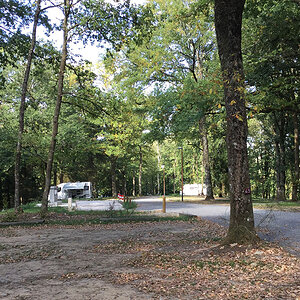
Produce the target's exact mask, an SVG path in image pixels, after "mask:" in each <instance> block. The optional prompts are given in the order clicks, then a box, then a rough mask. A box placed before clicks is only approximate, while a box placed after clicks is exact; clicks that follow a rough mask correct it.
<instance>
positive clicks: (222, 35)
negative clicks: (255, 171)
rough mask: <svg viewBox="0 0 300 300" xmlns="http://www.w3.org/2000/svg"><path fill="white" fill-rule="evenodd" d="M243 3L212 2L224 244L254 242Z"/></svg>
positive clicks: (240, 1) (228, 1) (243, 0)
mask: <svg viewBox="0 0 300 300" xmlns="http://www.w3.org/2000/svg"><path fill="white" fill-rule="evenodd" d="M244 4H245V0H226V1H225V0H215V7H214V10H215V27H216V34H217V43H218V52H219V57H220V61H221V68H222V76H223V86H224V100H225V107H226V116H227V137H226V143H227V155H228V170H229V181H230V224H229V229H228V233H227V238H226V242H228V243H248V242H250V243H251V242H253V241H254V240H256V239H257V236H256V233H255V229H254V217H253V206H252V199H251V194H250V191H251V190H250V177H249V164H248V154H247V134H248V125H247V118H246V107H245V96H244V74H243V62H242V52H241V28H242V14H243V10H244Z"/></svg>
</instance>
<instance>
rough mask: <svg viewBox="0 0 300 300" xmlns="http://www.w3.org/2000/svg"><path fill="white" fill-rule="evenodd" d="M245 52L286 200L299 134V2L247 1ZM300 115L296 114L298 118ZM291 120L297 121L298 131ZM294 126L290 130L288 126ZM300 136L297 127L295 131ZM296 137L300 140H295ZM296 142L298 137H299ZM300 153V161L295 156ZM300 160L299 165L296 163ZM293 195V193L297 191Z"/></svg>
mask: <svg viewBox="0 0 300 300" xmlns="http://www.w3.org/2000/svg"><path fill="white" fill-rule="evenodd" d="M244 20H245V22H244V32H245V35H244V38H243V41H244V43H243V44H244V47H243V50H244V53H245V58H246V59H245V69H246V80H247V83H248V85H249V86H251V89H252V91H253V92H252V94H253V95H252V97H251V98H250V101H251V105H253V106H254V107H256V108H257V110H258V111H259V112H260V113H262V114H265V115H266V114H269V115H271V119H272V120H273V124H272V125H271V126H272V127H273V128H274V133H275V135H274V147H275V152H276V156H277V158H276V168H275V170H276V177H277V178H276V184H277V187H276V195H275V199H276V200H278V201H280V200H281V201H285V200H286V197H287V196H288V195H287V193H286V190H287V187H288V186H289V182H288V180H286V179H287V174H288V172H289V165H290V160H291V159H292V157H291V156H290V155H289V153H288V152H289V151H287V149H286V148H287V147H286V144H287V143H288V140H289V135H293V134H294V133H295V128H296V127H297V128H298V127H299V125H297V126H296V127H295V123H294V121H293V119H294V115H295V114H296V115H297V116H298V115H299V111H300V108H299V100H298V97H299V91H298V86H299V59H298V57H299V39H298V31H299V24H300V14H299V5H297V3H296V2H293V1H275V0H267V1H263V2H259V4H258V3H257V2H256V1H253V2H250V1H249V2H248V4H247V6H246V10H245V18H244ZM297 116H296V119H297V118H298V117H297ZM290 123H294V130H293V131H294V133H293V132H292V130H291V128H290V127H291V126H289V124H290ZM289 128H290V129H289ZM296 136H297V130H296ZM296 140H297V139H296ZM296 143H297V142H296ZM293 151H294V160H293V164H294V166H293V167H292V168H291V169H292V172H293V175H292V178H293V180H292V181H293V183H292V184H293V185H294V188H293V189H294V193H292V198H293V199H295V197H296V194H297V193H296V190H297V189H298V188H297V187H296V186H297V185H298V181H299V179H297V178H299V175H297V174H298V171H297V170H298V168H299V152H298V153H297V147H294V149H293ZM296 156H297V157H298V160H297V158H296ZM297 161H298V164H297ZM293 195H294V196H293Z"/></svg>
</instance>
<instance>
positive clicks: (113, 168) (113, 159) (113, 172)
mask: <svg viewBox="0 0 300 300" xmlns="http://www.w3.org/2000/svg"><path fill="white" fill-rule="evenodd" d="M116 164H117V158H116V157H115V156H113V157H111V158H110V174H111V194H112V196H113V197H114V198H116V197H117V176H116Z"/></svg>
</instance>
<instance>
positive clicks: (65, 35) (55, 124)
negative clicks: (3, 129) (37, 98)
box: [41, 0, 72, 214]
mask: <svg viewBox="0 0 300 300" xmlns="http://www.w3.org/2000/svg"><path fill="white" fill-rule="evenodd" d="M71 6H72V5H71V4H70V1H69V0H64V9H63V10H64V20H63V45H62V55H61V61H60V68H59V76H58V87H57V98H56V106H55V110H54V116H53V127H52V136H51V143H50V148H49V154H48V159H47V170H46V178H45V188H44V193H43V198H42V211H41V212H42V214H44V213H45V212H46V211H47V208H48V194H49V190H50V184H51V171H52V164H53V158H54V151H55V145H56V136H57V133H58V118H59V113H60V108H61V101H62V96H63V86H64V75H65V67H66V61H67V55H68V50H67V44H68V38H69V37H68V34H69V29H68V22H69V16H70V10H71Z"/></svg>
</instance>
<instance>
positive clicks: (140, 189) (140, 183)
mask: <svg viewBox="0 0 300 300" xmlns="http://www.w3.org/2000/svg"><path fill="white" fill-rule="evenodd" d="M139 147H140V163H139V196H141V195H142V170H143V153H142V147H141V146H139Z"/></svg>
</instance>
